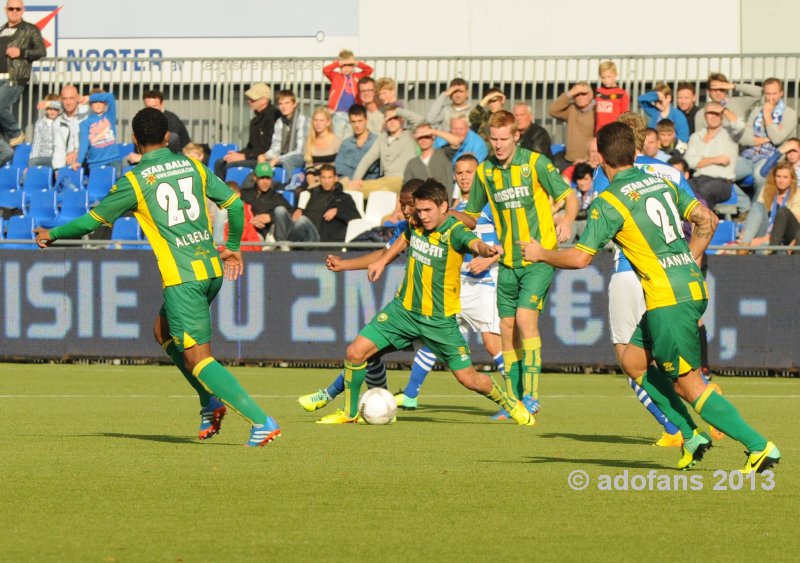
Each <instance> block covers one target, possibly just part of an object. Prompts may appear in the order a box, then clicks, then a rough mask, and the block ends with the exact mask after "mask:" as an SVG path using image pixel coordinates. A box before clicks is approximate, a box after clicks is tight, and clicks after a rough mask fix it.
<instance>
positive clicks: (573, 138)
mask: <svg viewBox="0 0 800 563" xmlns="http://www.w3.org/2000/svg"><path fill="white" fill-rule="evenodd" d="M372 73H373V69H372V68H371V67H370V66H369V65H368V64H366V63H365V62H363V61H359V60H357V59H356V57H355V55H354V53H353V52H352V51H349V50H343V51H341V52H340V53H339V54H338V56H337V58H336V59H335V60H334V61H333V62H331V63H330V64H328V65H326V66H325V67H324V68H323V74H324V76H325V77H326V78H327V80H328V81H329V82H330V86H329V89H328V95H327V99H326V100H320V104H319V105H317V106H314V107H313V110H312V111H311V112H310V114H309V115H306V114H304V113H303V112H301V111H300V110H299V104H298V99H297V95H296V93H295V92H294V91H292V90H290V89H283V90H280V91H278V92H277V93H276V94H275V96H274V100H273V95H272V89H271V88H270V87H269V86H268V85H267V84H264V83H256V84H252V85H251V86H250V87H249V88H248V89H247V90H246V91H245V92H244V96H245V99H246V101H247V103H248V106H249V108H250V109H251V110H252V113H253V115H252V119H251V121H250V124H249V135H248V139H247V143H246V144H245V145H244V146H243V148H241V149H240V150H231V151H229V152H227V154H224V155H222V157H221V158H219V159H217V160H216V163H215V164H214V166H213V169H214V173H215V174H217V175H218V176H219V177H221V178H223V179H225V178H226V176H227V172H228V170H229V169H231V168H232V167H246V168H249V169H252V170H253V172H252V174H250V176H249V177H248V178H247V179H246V180H245V181H244V182H243V185H242V188H243V189H242V192H241V193H242V199H243V200H244V201H245V203H247V204H248V205H250V206H251V207H252V209H251V212H252V216H251V219H250V221H251V225H252V226H253V232H255V233H257V235H258V236H259V237H260V238H262V239H263V238H265V237H268V236H270V235H271V236H273V237H274V238H275V240H276V241H303V242H308V241H316V240H331V241H332V240H336V241H340V240H341V241H343V240H344V233H345V231H346V227H347V222H348V221H350V220H352V219H355V218H358V217H359V211H358V209H357V206H356V205H355V204H354V202H353V200H352V198H350V196H349V195H348V194H347V193H346V192H348V191H350V192H354V191H359V192H361V194H362V195H363V198H364V199H368V198H369V195H370V194H371V193H373V192H375V191H391V192H395V193H398V192H399V190H400V187H401V185H402V184H403V183H404V182H407V181H408V180H410V179H413V178H419V179H426V178H429V177H430V178H436V179H437V180H438V181H440V182H441V183H443V184H446V185H452V183H453V169H454V163H455V162H456V161H457V160H458V158H459V157H461V156H462V155H464V154H472V155H474V156H475V157H476V158H477V160H478V161H479V162H481V161H483V160H484V159H486V158H487V157H488V155H489V151H490V144H489V129H488V120H489V119H490V117H491V116H492V114H494V113H495V112H497V111H500V110H503V109H509V108H506V107H505V106H506V103H507V96H506V93H505V92H503V90H502V89H500V88H497V87H492V88H489V89H487V90H486V91H485V92H483V93H482V94H481V96H480V100H479V101H478V102H477V103H476V102H473V101H471V100H470V96H471V94H474V90H473V89H472V87H471V86H470V84H468V83H467V82H466V81H465V80H464V79H462V78H453V79H452V80H451V81H450V82H449V84H448V86H447V88H446V89H444V90H443V91H442V92H441V93H440V94H439V95H438V96H437V97H436V98H435V99H434V100H433V101H432V102H431V103H430V104H429V107H428V108H427V111H425V112H424V115H420V114H418V113H416V112H414V111H411V110H410V109H407V108H406V105H405V103H404V102H403V100H402V99H399V96H398V88H397V83H396V81H395V80H394V79H392V78H391V77H380V78H377V79H375V78H374V77H373V76H372ZM706 96H707V101H706V102H705V103H704V104H702V105H698V98H699V95H698V92H697V89H696V87H695V85H694V84H691V83H689V82H681V83H678V85H677V88H676V90H675V97H674V99H673V91H672V88H671V87H670V86H669V85H667V84H666V83H664V82H658V83H656V84H655V85H654V87H653V89H652V90H651V91H648V92H645V93H644V94H642V95H640V96H638V98H637V101H638V105H639V108H640V110H641V111H642V112H643V113H644V114H645V116H646V119H647V122H648V127H649V129H648V130H647V133H646V140H645V145H644V150H643V153H644V154H645V155H647V156H650V157H653V158H656V159H659V160H662V161H664V162H669V163H671V164H674V165H675V166H678V167H681V168H682V169H684V170H685V171H686V173H687V175H688V176H689V184H690V185H691V187H692V189H693V190H695V192H696V194H697V195H698V196H700V197H701V198H702V199H703V200H704V201H705V202H706V203H707V204H708V205H709V206H710V207H714V206H716V205H718V204H721V203H724V202H729V203H730V201H731V200H732V198H733V199H735V200H736V203H735V205H736V207H737V209H738V211H739V212H740V213H739V219H740V220H741V222H742V223H743V225H745V226H744V227H743V228H741V229H740V230H741V236H740V238H739V242H740V243H742V244H759V243H764V242H767V241H776V240H780V241H784V242H789V243H792V244H794V243H795V242H796V240H795V238H793V235H794V233H795V231H796V225H797V221H798V219H800V210H798V208H797V206H795V205H793V204H791V203H789V204H787V203H786V202H787V201H792V202H793V201H794V198H795V192H794V191H791V192H784V191H782V190H783V189H784V188H782V187H781V186H783V184H784V183H785V182H786V176H787V175H788V176H791V178H793V179H794V182H796V178H797V176H798V171H800V141H798V140H797V138H796V137H795V136H794V135H795V133H796V128H797V112H796V111H795V109H794V108H792V107H790V106H789V105H787V103H786V101H785V100H784V89H783V84H782V82H781V81H780V80H779V79H777V78H768V79H766V80H764V82H763V84H762V85H761V86H757V85H754V84H733V83H732V82H730V81H728V79H727V77H726V76H724V75H723V74H720V73H716V72H715V73H712V74H710V75H709V77H708V81H707V85H706ZM475 99H477V98H475ZM630 102H631V101H630V95H629V94H628V92H627V91H626V90H625V89H624V88H623V87H621V86H620V85H619V83H618V76H617V69H616V66H615V65H614V63H613V62H611V61H605V62H603V63H601V64H600V66H599V68H598V83H597V84H596V85H595V86H593V85H592V84H590V83H589V82H585V81H582V82H578V83H576V84H574V85H571V86H570V87H569V88H568V89H566V91H564V92H562V93H560V94H559V95H558V96H557V97H556V98H555V100H554V101H553V102H552V104H550V106H549V108H547V111H548V114H549V115H550V116H551V117H552V118H554V119H556V120H558V121H562V122H564V124H565V138H564V145H563V150H557V151H555V154H553V148H554V147H557V146H556V145H552V143H551V138H550V135H549V134H548V131H547V130H546V129H545V128H544V127H542V126H541V125H540V124H538V123H536V122H535V116H534V113H533V109H532V107H531V105H529V104H527V103H525V102H519V103H516V104H515V105H514V106H513V108H510V109H511V110H512V111H513V114H514V117H515V120H516V126H517V129H518V131H519V141H518V143H519V145H520V146H522V147H524V148H527V149H530V150H532V151H534V152H538V153H541V154H543V155H545V156H546V157H548V158H550V159H551V160H552V161H553V163H554V164H555V166H556V167H557V168H558V169H559V170H560V171H561V172H562V174H563V176H564V178H565V179H566V180H567V181H568V182H570V183H571V184H572V185H573V186H574V187H575V189H576V190H577V192H578V195H579V197H580V201H581V202H582V209H585V208H587V207H588V205H589V203H590V202H591V199H592V197H594V191H593V190H592V187H591V177H592V174H591V173H592V171H593V170H594V169H595V168H597V166H598V165H599V160H598V156H597V152H596V148H595V149H593V146H594V138H595V135H596V133H597V131H598V130H599V128H601V127H602V126H603V125H605V124H607V123H610V122H612V121H614V120H615V119H617V118H618V117H619V116H620V115H622V114H623V113H625V112H627V111H629V109H630ZM143 103H144V104H145V105H146V106H149V107H156V108H158V109H160V110H161V111H163V112H165V114H166V115H167V118H168V120H169V123H170V143H169V147H170V149H171V150H173V151H175V152H180V151H182V150H183V151H185V152H186V149H187V147H189V148H191V150H196V148H194V147H197V145H195V144H194V143H190V138H189V134H188V132H187V131H186V127H185V126H184V124H183V122H182V121H181V119H180V118H179V117H178V116H177V115H175V114H174V113H172V112H170V111H168V110H167V109H166V107H165V102H164V97H163V95H162V94H161V92H159V91H157V90H147V91H146V92H145V93H144V96H143ZM39 109H40V110H42V111H43V113H44V115H43V116H42V117H41V119H40V120H39V121H38V122H37V123H36V126H35V129H34V131H35V132H34V139H33V146H34V149H33V153H32V160H31V164H33V165H46V166H52V168H53V169H54V170H55V174H56V175H57V174H58V172H59V170H60V169H63V168H64V167H70V168H72V169H78V168H80V167H84V168H85V169H86V170H87V172H88V173H89V174H91V170H92V169H93V168H94V167H97V166H106V167H107V166H112V167H114V168H116V169H117V170H118V171H120V170H121V169H122V167H123V166H126V165H127V166H129V165H133V164H135V163H136V162H138V160H139V158H140V157H139V155H138V154H137V153H136V152H135V151H134V152H132V153H131V154H129V155H128V156H127V158H125V159H120V156H119V154H118V153H117V152H116V144H117V143H118V142H120V140H119V139H118V136H117V133H116V100H115V98H114V96H113V94H111V93H109V92H102V91H93V92H92V93H90V94H89V95H88V96H81V95H80V94H79V92H78V90H77V89H76V88H75V87H74V86H71V85H67V86H64V87H63V88H62V90H61V93H60V96H58V97H56V96H55V95H48V96H47V97H45V99H44V100H42V102H41V103H40V104H39ZM0 125H1V123H0ZM6 141H9V142H10V140H9V139H8V134H6V135H5V137H0V159H2V158H9V157H8V156H7V153H11V154H13V149H12V148H10V147H9V143H7V142H6ZM4 143H5V146H6V147H8V148H4ZM4 154H5V155H6V156H4ZM198 156H199V155H198ZM203 156H204V157H206V158H207V151H206V153H205V154H204V155H203ZM787 163H788V164H787ZM278 168H280V169H282V170H283V172H284V173H283V174H282V175H281V176H280V181H278V179H276V178H274V177H273V176H274V174H275V170H276V169H278ZM789 169H791V172H792V173H791V174H789V172H788V170H789ZM776 172H777V177H776ZM745 179H747V180H749V183H746V184H744V185H746V186H747V190H748V191H745V190H744V189H742V186H741V184H743V180H745ZM765 186H766V187H768V189H767V190H765V189H764V188H765ZM289 190H292V191H294V196H295V197H288V198H284V197H283V196H282V195H280V193H281V192H283V191H289ZM304 191H308V192H309V194H308V197H305V198H300V197H298V196H299V195H300V194H301V193H302V192H304ZM787 194H788V195H787ZM348 200H349V201H348ZM751 200H752V201H753V202H754V203H753V205H752V206H751ZM290 201H292V202H300V201H302V202H303V204H304V205H303V207H293V206H292V205H290V203H289V202H290ZM776 202H777V203H776ZM351 204H352V205H351ZM784 210H788V211H784ZM557 211H558V210H557V209H556V208H554V212H557ZM747 213H750V216H749V217H748V216H747ZM787 213H789V214H791V213H796V214H795V215H793V218H794V222H793V221H791V220H788V218H787V216H786V214H787ZM776 225H777V227H776ZM773 234H774V236H773Z"/></svg>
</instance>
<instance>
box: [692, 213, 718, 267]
mask: <svg viewBox="0 0 800 563" xmlns="http://www.w3.org/2000/svg"><path fill="white" fill-rule="evenodd" d="M689 221H691V222H692V224H694V228H693V229H692V238H691V239H689V251H690V252H691V253H692V258H694V259H695V260H696V261H698V262H699V261H700V259H702V257H703V253H704V252H705V251H706V248H708V245H709V244H711V238H712V237H713V236H714V231H716V230H717V225H719V217H717V216H716V214H714V213H713V212H712V211H711V210H710V209H709V208H708V207H706V206H704V205H697V206H695V208H694V209H692V211H691V213H689Z"/></svg>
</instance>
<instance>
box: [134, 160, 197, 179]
mask: <svg viewBox="0 0 800 563" xmlns="http://www.w3.org/2000/svg"><path fill="white" fill-rule="evenodd" d="M193 171H194V167H193V166H192V163H191V162H190V161H188V160H176V161H174V162H165V163H164V164H154V165H153V166H149V167H147V168H145V169H144V170H142V171H141V172H139V176H141V177H142V178H144V179H145V180H147V178H148V177H150V176H156V177H157V178H164V177H167V176H175V175H176V174H183V173H184V172H193Z"/></svg>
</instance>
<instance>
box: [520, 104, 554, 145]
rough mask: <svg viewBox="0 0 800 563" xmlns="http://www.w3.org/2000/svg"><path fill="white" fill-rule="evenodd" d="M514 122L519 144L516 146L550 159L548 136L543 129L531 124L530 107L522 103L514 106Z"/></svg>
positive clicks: (531, 113) (531, 112)
mask: <svg viewBox="0 0 800 563" xmlns="http://www.w3.org/2000/svg"><path fill="white" fill-rule="evenodd" d="M514 120H515V121H516V122H517V131H519V142H518V143H517V144H518V145H519V146H521V147H522V148H523V149H528V150H529V151H533V152H538V153H539V154H543V155H545V156H546V157H547V158H549V159H552V158H553V155H552V154H551V152H550V135H549V134H548V133H547V130H546V129H545V128H544V127H542V126H541V125H536V124H535V123H534V122H533V110H532V109H531V106H529V105H528V104H523V103H522V102H520V103H518V104H517V105H515V106H514Z"/></svg>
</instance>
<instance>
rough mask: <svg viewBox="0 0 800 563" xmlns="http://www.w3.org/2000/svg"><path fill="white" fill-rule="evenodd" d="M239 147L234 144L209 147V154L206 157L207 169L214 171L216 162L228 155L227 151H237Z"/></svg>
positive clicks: (218, 144) (219, 144)
mask: <svg viewBox="0 0 800 563" xmlns="http://www.w3.org/2000/svg"><path fill="white" fill-rule="evenodd" d="M238 150H239V145H237V144H236V143H217V144H215V145H214V146H213V147H211V154H210V155H209V156H208V167H209V168H210V169H211V170H214V164H216V163H217V160H219V159H220V158H222V157H223V156H225V155H226V154H228V151H238Z"/></svg>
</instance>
